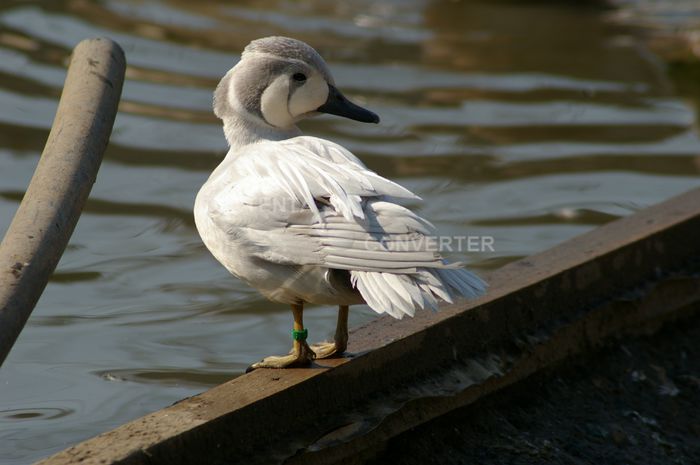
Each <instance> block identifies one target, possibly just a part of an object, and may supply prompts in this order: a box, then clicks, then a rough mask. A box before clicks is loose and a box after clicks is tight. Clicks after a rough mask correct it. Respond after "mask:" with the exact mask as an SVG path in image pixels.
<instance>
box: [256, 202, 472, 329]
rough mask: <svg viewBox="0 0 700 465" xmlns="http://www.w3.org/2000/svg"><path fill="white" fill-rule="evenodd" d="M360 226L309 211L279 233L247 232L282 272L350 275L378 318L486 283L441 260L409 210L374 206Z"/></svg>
mask: <svg viewBox="0 0 700 465" xmlns="http://www.w3.org/2000/svg"><path fill="white" fill-rule="evenodd" d="M364 213H365V215H364V219H362V220H360V219H358V218H353V219H351V220H348V219H346V218H345V217H343V216H342V215H339V214H338V213H337V212H335V211H333V209H331V208H327V209H322V210H321V212H320V214H321V216H322V217H323V221H321V222H317V221H315V220H314V218H313V216H312V215H311V213H310V212H308V210H307V211H306V212H303V211H299V212H298V213H297V214H295V215H293V216H291V217H290V218H288V220H289V224H288V225H286V226H285V227H279V228H274V229H270V230H267V231H260V230H253V229H251V230H249V235H248V240H249V241H251V243H254V244H255V246H256V247H255V249H256V250H257V252H256V253H255V255H256V256H257V257H258V258H260V259H263V260H266V261H270V262H273V263H278V264H285V265H315V266H321V267H324V268H330V269H340V270H347V271H350V275H351V280H352V284H353V286H354V287H356V288H357V289H358V290H359V291H360V293H361V294H362V296H363V298H364V299H365V301H366V302H367V303H368V304H369V305H370V307H372V308H373V309H374V310H375V311H377V312H379V313H383V312H387V313H389V314H391V315H392V316H394V317H397V318H401V317H402V316H403V315H413V314H414V312H415V309H416V308H423V307H426V306H427V307H431V308H435V307H436V306H437V299H442V300H445V301H447V302H452V299H453V297H455V296H466V297H475V296H477V295H479V294H481V293H482V292H483V290H484V287H485V284H484V282H483V281H481V280H480V279H479V278H478V277H477V276H476V275H474V274H472V273H471V272H469V271H468V270H465V269H463V268H462V265H461V264H460V263H447V261H446V260H444V259H443V257H442V256H441V255H440V253H439V243H438V241H437V238H436V237H435V236H434V228H433V226H432V225H431V224H430V223H429V222H428V221H426V220H424V219H423V218H421V217H419V216H418V215H416V214H414V213H413V212H411V211H410V210H408V209H407V208H404V207H402V206H400V205H397V204H395V203H392V202H387V201H382V200H378V199H372V200H369V201H367V202H366V203H365V204H364Z"/></svg>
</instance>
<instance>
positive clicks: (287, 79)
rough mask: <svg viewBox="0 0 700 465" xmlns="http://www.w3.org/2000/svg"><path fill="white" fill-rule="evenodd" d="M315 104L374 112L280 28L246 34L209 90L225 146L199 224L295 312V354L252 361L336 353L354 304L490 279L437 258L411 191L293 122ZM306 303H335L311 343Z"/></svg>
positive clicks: (357, 114) (424, 299) (414, 296)
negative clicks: (317, 340) (326, 334)
mask: <svg viewBox="0 0 700 465" xmlns="http://www.w3.org/2000/svg"><path fill="white" fill-rule="evenodd" d="M319 112H321V113H331V114H334V115H339V116H344V117H346V118H350V119H353V120H356V121H362V122H371V123H378V122H379V118H378V117H377V115H375V114H374V113H372V112H371V111H368V110H365V109H364V108H361V107H359V106H357V105H355V104H353V103H352V102H350V101H348V100H347V99H346V98H345V97H344V96H343V95H342V94H341V93H340V92H339V91H338V89H336V87H335V85H334V80H333V77H332V76H331V73H330V71H329V70H328V67H327V65H326V63H325V62H324V61H323V59H322V58H321V56H320V55H319V54H318V53H317V52H316V51H315V50H314V49H313V48H311V47H310V46H309V45H307V44H305V43H304V42H301V41H298V40H295V39H290V38H286V37H267V38H264V39H258V40H255V41H253V42H251V43H250V44H249V45H248V46H247V47H246V48H245V50H244V52H243V55H242V58H241V60H240V62H239V63H238V64H236V66H234V67H233V68H232V69H231V70H230V71H229V72H228V73H227V74H226V76H224V78H223V79H222V80H221V82H220V83H219V85H218V87H217V88H216V91H215V93H214V113H215V114H216V115H217V116H218V117H219V118H221V119H222V120H223V124H224V133H225V135H226V139H227V141H228V143H229V145H230V150H229V152H228V154H227V155H226V158H225V159H224V160H223V162H222V163H221V164H220V165H219V166H218V167H217V168H216V169H215V170H214V172H213V173H212V174H211V176H210V177H209V179H208V180H207V182H206V183H205V184H204V186H202V189H201V190H200V191H199V194H198V195H197V199H196V201H195V206H194V215H195V221H196V224H197V229H198V230H199V233H200V235H201V236H202V240H203V241H204V243H205V244H206V246H207V247H208V248H209V250H210V251H211V253H212V254H213V255H214V257H216V259H217V260H219V261H220V262H221V263H222V264H223V265H224V266H225V267H226V269H228V270H229V271H230V272H231V273H232V274H234V275H235V276H237V277H238V278H240V279H242V280H243V281H244V282H246V283H248V284H249V285H250V286H252V287H254V288H256V289H258V290H259V291H260V292H261V293H262V294H263V295H264V296H265V297H267V298H268V299H270V300H273V301H275V302H283V303H287V304H290V305H291V307H292V312H293V315H294V326H293V330H292V336H293V349H292V351H291V352H290V354H289V355H285V356H280V357H267V358H265V359H263V360H262V361H261V362H259V363H256V364H253V365H252V366H251V368H261V367H269V368H283V367H288V366H299V365H303V364H308V363H310V362H311V361H312V360H313V359H314V358H325V357H330V356H333V355H336V354H341V353H343V352H344V351H345V349H346V347H347V340H348V332H347V318H348V306H349V305H351V304H360V303H367V305H369V306H370V307H371V308H372V309H373V310H375V311H376V312H377V313H388V314H389V315H391V316H393V317H395V318H402V317H403V316H404V315H411V316H413V315H414V312H415V311H416V309H417V308H425V307H428V308H431V309H436V308H437V301H438V300H444V301H447V302H452V301H453V299H454V298H455V297H460V296H464V297H470V298H472V297H476V296H478V295H480V294H482V293H483V292H484V289H485V283H484V282H483V281H482V280H481V279H479V278H478V277H477V276H476V275H474V274H473V273H471V272H469V271H467V270H465V269H463V268H462V267H461V265H460V264H457V263H453V264H448V263H447V262H446V261H445V260H444V259H443V258H442V257H441V256H440V254H439V253H438V251H437V250H436V247H435V245H436V242H435V241H434V239H435V230H434V227H433V226H432V225H431V224H430V223H429V222H428V221H426V220H424V219H423V218H421V217H419V216H417V215H416V214H414V213H413V212H411V211H410V210H408V209H407V208H405V207H402V206H400V205H398V204H397V203H395V199H397V198H406V199H417V198H418V197H417V196H415V195H414V194H413V193H411V192H410V191H408V190H407V189H405V188H403V187H401V186H399V185H398V184H396V183H394V182H392V181H389V180H387V179H385V178H383V177H381V176H379V175H378V174H376V173H374V172H373V171H371V170H369V169H367V168H366V167H365V165H364V164H362V162H361V161H360V160H359V159H358V158H357V157H355V156H354V155H353V154H352V153H350V152H349V151H348V150H346V149H345V148H343V147H341V146H340V145H338V144H335V143H333V142H330V141H327V140H324V139H319V138H317V137H310V136H302V135H301V131H299V129H298V128H297V126H296V124H297V122H299V121H300V120H302V119H304V118H307V117H310V116H314V115H317V114H318V113H319ZM305 303H312V304H333V305H338V306H339V308H340V309H339V312H338V325H337V329H336V333H335V338H334V341H333V342H330V343H322V344H318V345H314V346H313V349H312V347H309V345H308V344H307V343H306V336H307V331H306V330H305V329H304V324H303V320H302V313H303V305H304V304H305Z"/></svg>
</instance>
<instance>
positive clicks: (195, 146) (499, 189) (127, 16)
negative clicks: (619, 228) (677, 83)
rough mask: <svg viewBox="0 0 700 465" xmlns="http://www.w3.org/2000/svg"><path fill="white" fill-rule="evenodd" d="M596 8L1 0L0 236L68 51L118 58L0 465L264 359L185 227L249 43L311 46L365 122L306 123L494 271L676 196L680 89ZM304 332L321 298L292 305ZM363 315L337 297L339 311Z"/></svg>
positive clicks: (286, 319)
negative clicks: (225, 82) (375, 121)
mask: <svg viewBox="0 0 700 465" xmlns="http://www.w3.org/2000/svg"><path fill="white" fill-rule="evenodd" d="M609 14H610V12H609V11H608V10H604V9H600V8H595V7H572V6H566V5H555V4H535V5H530V6H523V5H516V4H511V3H501V2H486V1H484V2H470V3H459V2H441V1H434V2H429V1H418V0H415V1H408V2H399V1H398V0H396V1H387V2H375V1H358V2H352V3H351V2H342V3H341V2H338V3H330V2H322V1H320V0H318V1H304V2H291V1H289V2H286V1H263V2H252V1H251V2H236V3H235V6H234V2H226V1H201V2H190V1H184V0H161V1H156V0H152V1H146V0H143V1H136V0H132V1H117V0H105V1H87V0H69V1H68V0H67V1H44V2H41V1H14V0H3V2H2V3H1V4H0V230H2V231H4V229H5V228H6V227H7V225H8V224H9V222H10V220H11V217H12V215H13V213H14V211H15V209H16V208H17V205H18V202H19V200H20V199H21V197H22V194H23V191H24V189H25V186H26V185H27V182H28V181H29V179H30V177H31V174H32V172H33V170H34V167H35V165H36V162H37V159H38V156H39V154H40V152H41V149H42V148H43V144H44V141H45V139H46V136H47V134H48V130H49V127H50V125H51V121H52V119H53V114H54V111H55V109H56V105H57V99H58V96H59V95H60V91H61V86H62V83H63V79H64V75H65V64H66V61H67V58H68V55H69V52H70V50H71V48H72V47H73V46H74V45H75V44H76V43H77V42H79V41H80V40H81V39H83V38H86V37H90V36H95V35H107V36H110V37H112V38H114V39H115V40H117V41H118V42H119V43H120V44H121V45H122V46H123V47H124V49H125V51H126V54H127V59H128V61H129V68H128V71H127V78H128V81H127V82H126V83H125V86H124V96H123V97H124V98H123V101H122V104H121V109H120V114H119V116H118V118H117V122H116V125H115V129H114V133H113V136H112V143H111V146H110V148H109V149H108V152H107V154H106V157H105V161H104V163H103V165H102V168H101V171H100V175H99V177H98V182H97V184H96V185H95V187H94V189H93V191H92V195H91V200H90V202H89V203H88V207H87V210H86V211H85V213H84V215H83V216H82V218H81V220H80V223H79V224H78V227H77V229H76V231H75V234H74V236H73V239H72V240H71V245H70V246H69V248H68V250H67V251H66V254H65V255H64V257H63V259H62V261H61V263H60V265H59V269H58V271H57V273H56V275H55V277H54V278H53V280H52V281H51V283H50V284H49V286H48V287H47V289H46V292H45V293H44V295H43V297H42V299H41V301H40V302H39V305H38V307H37V308H36V310H35V311H34V314H33V315H32V318H31V319H30V321H29V323H28V325H27V327H26V329H25V331H24V332H23V334H22V335H21V337H20V339H19V340H18V342H17V345H16V346H15V348H14V350H13V352H12V353H11V354H10V356H9V358H8V360H7V361H6V363H5V365H4V366H3V367H2V369H1V370H0V463H2V464H8V465H9V464H24V463H28V462H31V461H33V460H36V459H39V458H41V457H43V456H46V455H48V454H49V453H51V452H54V451H56V450H59V449H62V448H64V447H66V446H68V445H70V444H72V443H75V442H77V441H79V440H82V439H85V438H87V437H90V436H93V435H95V434H97V433H99V432H101V431H104V430H107V429H110V428H113V427H115V426H117V425H119V424H121V423H123V422H125V421H127V420H130V419H133V418H135V417H138V416H140V415H143V414H145V413H147V412H150V411H153V410H156V409H158V408H161V407H164V406H166V405H169V404H170V403H172V402H174V401H176V400H178V399H180V398H182V397H185V396H188V395H192V394H194V393H197V392H200V391H202V390H204V389H206V388H208V387H210V386H213V385H215V384H217V383H220V382H223V381H226V380H227V379H230V378H231V377H232V376H236V375H238V374H240V373H242V371H243V370H244V369H245V367H246V366H247V365H248V364H249V363H251V362H253V361H256V360H258V359H260V358H261V357H262V356H265V355H269V354H272V353H282V352H285V351H286V350H287V348H288V346H289V343H290V341H289V328H290V315H289V311H288V310H287V308H286V307H284V306H281V305H277V304H271V303H268V302H266V301H264V300H262V299H261V298H260V297H259V296H258V295H257V294H256V292H255V291H253V290H251V289H249V288H247V287H246V286H245V285H243V284H242V283H240V282H238V281H236V280H235V279H232V278H231V277H230V276H229V275H228V274H227V273H226V271H225V270H224V269H223V268H222V267H221V266H219V265H218V264H217V263H216V262H215V261H214V260H213V258H211V257H210V256H209V254H208V253H207V252H206V250H205V249H204V247H203V246H202V244H201V242H200V240H199V238H198V236H197V232H196V230H195V228H194V223H193V219H192V214H191V209H192V204H193V201H194V196H195V193H196V192H197V190H198V189H199V187H200V185H201V184H202V183H203V182H204V180H205V179H206V177H207V175H208V173H209V172H210V171H211V170H212V169H213V168H214V166H216V164H217V163H218V162H219V161H220V160H221V159H222V157H223V155H224V153H225V151H226V147H225V141H224V138H223V134H222V131H221V128H220V125H219V122H218V120H216V119H215V118H214V116H213V115H212V112H211V109H210V108H211V92H212V89H213V88H214V86H215V85H216V83H217V82H218V79H219V78H220V77H221V76H222V75H223V74H224V73H225V72H226V71H227V70H228V69H229V68H230V67H231V66H232V65H233V64H234V63H235V61H236V60H237V59H238V56H239V55H238V53H239V52H240V50H241V49H242V48H243V47H244V46H245V45H246V44H247V43H248V42H249V41H250V40H252V39H254V38H257V37H261V36H266V35H272V34H283V35H291V36H294V37H297V38H299V39H302V40H305V41H307V42H309V43H310V44H312V45H314V46H315V47H316V48H317V49H318V50H319V51H320V52H321V53H322V54H323V55H324V56H325V57H326V59H327V61H328V62H329V63H330V65H331V68H332V70H333V72H334V74H335V77H336V80H337V82H338V84H339V86H340V87H341V88H343V89H345V91H346V93H347V94H348V95H350V96H351V97H352V98H354V99H355V100H357V101H358V102H360V103H363V104H365V105H366V106H367V107H369V108H371V109H372V110H374V111H376V112H377V113H379V114H380V115H381V117H382V124H381V125H378V126H375V125H362V124H359V123H354V122H349V121H347V120H343V119H338V118H332V117H323V118H318V119H316V120H313V121H309V122H307V123H306V124H304V126H303V129H304V130H305V131H306V132H307V133H310V134H314V135H320V136H323V137H326V138H329V139H332V140H334V141H337V142H339V143H341V144H343V145H345V146H346V147H348V148H349V149H351V150H352V151H354V152H355V153H356V154H357V155H358V156H360V157H361V158H362V159H363V160H365V162H366V163H367V164H368V165H369V166H370V167H371V168H373V169H375V170H377V171H378V172H380V173H381V174H383V175H385V176H388V177H390V178H393V179H395V180H398V181H399V182H401V183H402V184H404V185H405V186H407V187H408V188H410V189H412V190H414V191H415V192H417V193H418V194H420V195H421V196H422V197H423V198H424V199H425V202H424V203H423V204H420V205H419V204H415V205H411V207H412V208H415V209H416V210H417V211H418V212H419V213H420V214H422V215H424V216H426V217H427V218H429V219H431V220H432V221H433V222H434V223H435V224H436V225H437V226H438V227H439V228H440V230H441V232H442V233H443V234H446V235H458V236H459V235H465V234H470V235H485V236H492V237H493V238H494V240H495V244H494V245H495V252H489V251H486V252H484V253H475V254H468V255H466V256H465V254H464V253H460V252H455V253H453V254H452V255H453V257H454V258H459V259H464V260H466V261H468V262H470V263H472V266H473V267H474V268H476V269H477V270H478V269H481V270H484V269H491V268H495V267H498V266H500V265H502V264H504V263H507V262H508V261H511V260H514V259H517V258H519V257H523V256H525V255H528V254H531V253H534V252H537V251H540V250H543V249H545V248H547V247H550V246H552V245H554V244H557V243H559V242H561V241H563V240H565V239H568V238H571V237H573V236H575V235H577V234H580V233H582V232H584V231H587V230H589V229H591V228H594V227H596V226H599V225H601V224H603V223H605V222H608V221H610V220H613V219H615V218H617V217H620V216H624V215H628V214H630V213H632V212H634V211H636V210H638V209H640V208H643V207H645V206H647V205H650V204H653V203H656V202H659V201H661V200H663V199H666V198H668V197H671V196H673V195H675V194H677V193H680V192H682V191H685V190H687V189H690V188H692V187H695V186H697V185H698V184H699V181H700V177H699V175H700V157H699V154H700V139H699V137H698V131H697V127H696V126H697V119H696V110H695V105H696V103H694V102H693V101H691V100H689V99H686V98H684V96H683V95H679V94H678V93H677V92H676V91H675V90H674V82H673V81H672V80H671V79H670V78H669V76H668V75H667V74H666V71H665V68H664V65H663V63H662V62H661V61H660V60H659V59H658V58H657V57H656V56H655V55H654V54H653V53H651V52H650V51H649V50H648V49H647V48H646V46H645V45H644V42H643V41H642V40H641V38H640V31H638V30H635V29H634V28H632V27H629V26H624V27H623V26H620V25H616V24H614V23H613V22H611V21H610V20H609ZM307 315H308V317H307V321H308V324H309V326H310V332H311V334H312V339H320V338H322V337H323V336H326V335H328V334H330V333H331V331H332V330H333V327H334V324H335V312H334V311H331V309H330V308H329V307H313V308H310V309H309V311H308V312H307ZM372 317H373V314H372V312H371V311H370V310H368V309H367V308H362V307H358V308H357V309H355V311H354V312H353V315H352V320H353V322H354V323H358V322H360V321H366V320H367V319H369V318H372Z"/></svg>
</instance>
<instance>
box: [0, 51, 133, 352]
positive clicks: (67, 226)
mask: <svg viewBox="0 0 700 465" xmlns="http://www.w3.org/2000/svg"><path fill="white" fill-rule="evenodd" d="M125 67H126V60H125V58H124V52H123V51H122V49H121V48H120V47H119V45H118V44H116V43H115V42H113V41H111V40H109V39H104V38H98V39H89V40H84V41H82V42H81V43H80V44H78V46H77V47H76V48H75V49H74V50H73V55H72V58H71V62H70V65H69V67H68V74H67V76H66V82H65V84H64V86H63V93H62V94H61V100H60V102H59V105H58V110H57V112H56V117H55V119H54V122H53V125H52V127H51V132H50V133H49V137H48V140H47V141H46V146H45V147H44V152H43V153H42V155H41V159H40V160H39V163H38V165H37V168H36V170H35V172H34V176H33V177H32V180H31V182H30V183H29V187H28V188H27V192H26V194H25V195H24V198H23V199H22V203H21V204H20V206H19V209H18V210H17V213H16V214H15V217H14V219H13V220H12V224H10V227H9V229H8V230H7V234H5V238H4V239H3V241H2V243H1V244H0V364H2V362H3V361H4V360H5V357H6V356H7V354H8V353H9V351H10V349H11V348H12V346H13V344H14V343H15V341H16V340H17V337H18V336H19V333H20V332H21V331H22V328H23V327H24V324H25V323H26V322H27V319H28V318H29V315H30V314H31V312H32V310H33V309H34V306H35V305H36V303H37V301H38V300H39V297H40V296H41V293H42V292H43V290H44V288H45V287H46V283H47V282H48V280H49V277H50V276H51V274H52V273H53V271H54V269H55V268H56V265H57V264H58V261H59V259H60V258H61V255H62V254H63V251H64V250H65V248H66V245H67V244H68V240H69V239H70V236H71V234H72V233H73V229H74V228H75V225H76V223H77V222H78V218H80V213H81V212H82V210H83V206H84V205H85V201H86V200H87V197H88V194H89V193H90V189H91V188H92V185H93V183H94V182H95V178H96V176H97V171H98V169H99V167H100V163H101V162H102V155H103V154H104V151H105V148H106V147H107V143H108V141H109V136H110V134H111V132H112V125H113V124H114V118H115V116H116V113H117V106H118V104H119V98H120V96H121V90H122V83H123V81H124V70H125Z"/></svg>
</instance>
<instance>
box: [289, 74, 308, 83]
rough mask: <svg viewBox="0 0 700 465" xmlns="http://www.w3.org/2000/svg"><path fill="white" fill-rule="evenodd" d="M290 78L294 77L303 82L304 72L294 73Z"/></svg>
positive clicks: (304, 78) (304, 79)
mask: <svg viewBox="0 0 700 465" xmlns="http://www.w3.org/2000/svg"><path fill="white" fill-rule="evenodd" d="M292 79H294V80H295V81H297V82H304V81H306V74H304V73H294V75H293V76H292Z"/></svg>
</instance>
